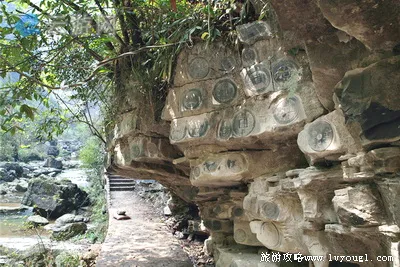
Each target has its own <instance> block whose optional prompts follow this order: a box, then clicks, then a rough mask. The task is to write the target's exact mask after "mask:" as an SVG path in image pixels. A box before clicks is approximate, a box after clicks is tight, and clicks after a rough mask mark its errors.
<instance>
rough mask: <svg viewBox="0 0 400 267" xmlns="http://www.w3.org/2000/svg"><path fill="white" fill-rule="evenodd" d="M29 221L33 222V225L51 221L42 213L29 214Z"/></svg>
mask: <svg viewBox="0 0 400 267" xmlns="http://www.w3.org/2000/svg"><path fill="white" fill-rule="evenodd" d="M27 221H28V222H29V223H32V224H33V225H46V224H49V221H48V220H47V219H46V218H44V217H42V216H40V215H33V216H29V217H28V219H27Z"/></svg>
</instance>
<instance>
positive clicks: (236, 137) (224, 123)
mask: <svg viewBox="0 0 400 267" xmlns="http://www.w3.org/2000/svg"><path fill="white" fill-rule="evenodd" d="M303 99H304V101H303ZM323 112H324V110H323V108H322V106H321V104H320V103H319V101H318V99H317V97H316V95H315V93H314V91H313V88H312V87H308V86H304V87H302V88H300V89H299V91H298V92H296V93H295V94H293V95H290V96H289V95H287V94H286V93H285V92H276V93H273V94H272V95H270V96H269V97H268V98H266V99H260V100H256V99H249V100H248V101H246V102H245V103H243V104H242V105H240V106H236V107H230V108H226V109H224V110H221V111H219V112H211V113H206V114H202V115H197V116H192V117H185V118H178V119H174V120H173V121H172V122H171V133H170V140H171V143H173V144H179V145H180V146H182V147H184V146H185V143H189V142H190V144H189V145H190V146H194V145H205V144H210V145H211V144H212V145H220V146H223V147H226V148H228V149H235V150H237V149H243V148H257V149H260V148H271V147H272V146H274V145H276V146H278V147H279V145H277V144H275V143H276V142H275V141H279V140H280V143H282V142H285V143H287V140H288V139H294V138H295V136H296V135H297V134H298V132H299V131H301V129H302V127H303V125H304V123H305V122H310V121H312V120H313V119H315V118H317V117H318V116H320V115H322V114H323ZM256 142H257V143H256ZM278 143H279V142H278ZM260 145H262V147H260Z"/></svg>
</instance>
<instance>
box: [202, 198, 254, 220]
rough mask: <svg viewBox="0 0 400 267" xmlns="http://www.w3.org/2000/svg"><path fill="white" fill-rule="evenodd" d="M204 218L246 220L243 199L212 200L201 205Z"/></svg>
mask: <svg viewBox="0 0 400 267" xmlns="http://www.w3.org/2000/svg"><path fill="white" fill-rule="evenodd" d="M200 211H201V217H202V218H214V219H221V220H225V219H228V220H232V219H239V220H246V219H248V217H247V216H246V213H245V211H244V210H243V208H242V201H239V200H237V201H219V200H218V201H212V202H206V203H203V204H201V205H200Z"/></svg>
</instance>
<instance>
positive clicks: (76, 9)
mask: <svg viewBox="0 0 400 267" xmlns="http://www.w3.org/2000/svg"><path fill="white" fill-rule="evenodd" d="M62 1H63V2H64V3H65V4H67V5H68V6H70V7H71V8H72V9H74V10H75V11H78V12H81V13H82V14H83V15H85V16H87V17H88V18H90V25H91V26H92V28H93V29H94V30H95V31H97V22H96V21H95V20H94V19H93V17H92V16H90V14H89V13H87V12H86V11H85V10H83V9H82V8H81V7H80V6H78V5H77V4H75V3H73V2H70V1H69V0H62ZM105 45H106V46H107V48H108V49H109V50H111V51H115V48H114V45H113V44H112V43H111V42H105Z"/></svg>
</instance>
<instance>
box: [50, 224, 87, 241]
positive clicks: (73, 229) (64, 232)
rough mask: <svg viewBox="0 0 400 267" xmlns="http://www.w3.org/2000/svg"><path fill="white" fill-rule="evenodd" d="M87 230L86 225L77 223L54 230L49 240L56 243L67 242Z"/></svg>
mask: <svg viewBox="0 0 400 267" xmlns="http://www.w3.org/2000/svg"><path fill="white" fill-rule="evenodd" d="M86 230H87V225H86V223H83V222H77V223H69V224H67V225H64V226H61V227H58V228H54V229H53V233H52V235H51V238H52V239H54V240H57V241H63V240H68V239H70V238H71V237H74V236H76V235H81V234H84V233H85V232H86Z"/></svg>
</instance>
